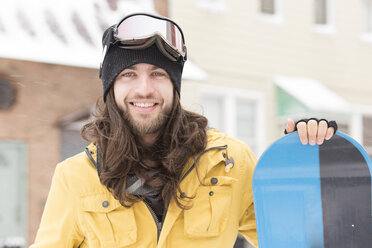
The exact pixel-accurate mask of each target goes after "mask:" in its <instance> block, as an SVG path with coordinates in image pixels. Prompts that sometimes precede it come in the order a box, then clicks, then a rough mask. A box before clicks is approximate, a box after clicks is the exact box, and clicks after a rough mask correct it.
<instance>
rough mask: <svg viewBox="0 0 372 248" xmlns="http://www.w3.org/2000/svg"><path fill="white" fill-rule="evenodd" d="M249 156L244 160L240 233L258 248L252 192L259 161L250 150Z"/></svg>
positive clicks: (247, 153)
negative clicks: (255, 170)
mask: <svg viewBox="0 0 372 248" xmlns="http://www.w3.org/2000/svg"><path fill="white" fill-rule="evenodd" d="M244 154H246V155H247V156H246V157H245V158H244V160H245V161H244V163H243V164H244V165H245V166H244V168H242V175H244V179H245V180H244V182H245V184H244V185H243V197H242V204H241V206H242V208H241V210H240V217H239V232H240V234H242V235H243V236H244V237H245V239H247V240H248V241H249V243H251V244H252V245H254V246H255V247H258V239H257V229H256V216H255V211H254V204H253V191H252V179H253V172H254V169H255V166H256V164H257V159H256V157H255V156H254V154H253V153H252V151H251V150H250V149H249V148H248V151H247V152H246V153H244Z"/></svg>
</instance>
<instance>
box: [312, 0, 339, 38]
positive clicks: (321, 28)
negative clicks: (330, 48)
mask: <svg viewBox="0 0 372 248" xmlns="http://www.w3.org/2000/svg"><path fill="white" fill-rule="evenodd" d="M326 1H327V14H326V15H327V23H326V24H315V19H314V14H315V13H314V12H313V15H312V16H313V23H314V31H315V32H317V33H321V34H328V35H331V34H334V33H335V32H336V31H335V27H334V23H335V21H334V0H326ZM314 10H315V0H313V11H314Z"/></svg>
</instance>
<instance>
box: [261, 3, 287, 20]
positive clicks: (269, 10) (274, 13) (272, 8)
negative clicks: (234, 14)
mask: <svg viewBox="0 0 372 248" xmlns="http://www.w3.org/2000/svg"><path fill="white" fill-rule="evenodd" d="M280 3H281V1H280V0H260V1H259V6H258V8H259V13H260V15H259V18H260V19H261V21H263V22H267V23H271V24H281V23H282V22H283V18H282V16H281V11H280V7H281V5H280Z"/></svg>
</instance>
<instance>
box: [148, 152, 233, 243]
mask: <svg viewBox="0 0 372 248" xmlns="http://www.w3.org/2000/svg"><path fill="white" fill-rule="evenodd" d="M226 148H227V145H224V146H215V147H211V148H208V149H207V150H204V151H203V152H202V153H201V154H199V156H198V157H197V158H196V159H195V161H194V163H193V165H192V166H191V167H190V169H188V171H187V172H186V173H185V175H183V177H182V178H181V180H180V183H181V182H182V181H183V180H184V179H185V178H186V176H187V175H188V174H190V172H191V171H192V170H193V169H194V168H195V166H196V164H197V163H198V162H199V159H200V157H201V156H202V155H204V154H205V153H206V152H209V151H211V150H215V149H218V150H225V149H226ZM142 201H143V203H144V204H145V205H146V207H147V208H148V209H149V211H150V213H151V215H152V218H153V219H154V221H155V224H156V228H157V231H158V236H157V242H158V241H159V237H160V232H161V229H162V227H163V223H164V219H165V215H166V214H167V210H168V209H167V208H165V207H164V211H163V217H162V221H161V222H160V221H159V219H158V216H157V215H156V214H155V212H154V210H153V209H152V208H151V206H150V204H148V203H147V202H146V201H145V200H142Z"/></svg>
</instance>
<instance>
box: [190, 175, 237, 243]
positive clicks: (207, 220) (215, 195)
mask: <svg viewBox="0 0 372 248" xmlns="http://www.w3.org/2000/svg"><path fill="white" fill-rule="evenodd" d="M205 181H206V184H205V185H204V186H199V188H198V189H197V192H196V196H195V198H194V199H193V206H192V208H191V209H188V210H185V211H184V225H185V226H184V227H185V234H186V235H188V236H191V237H195V236H199V237H214V236H218V235H219V234H221V233H222V232H223V231H224V230H225V228H226V225H227V222H228V217H229V212H230V206H231V195H232V186H231V184H232V183H233V182H235V181H237V179H235V178H229V177H211V178H207V179H205Z"/></svg>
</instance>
